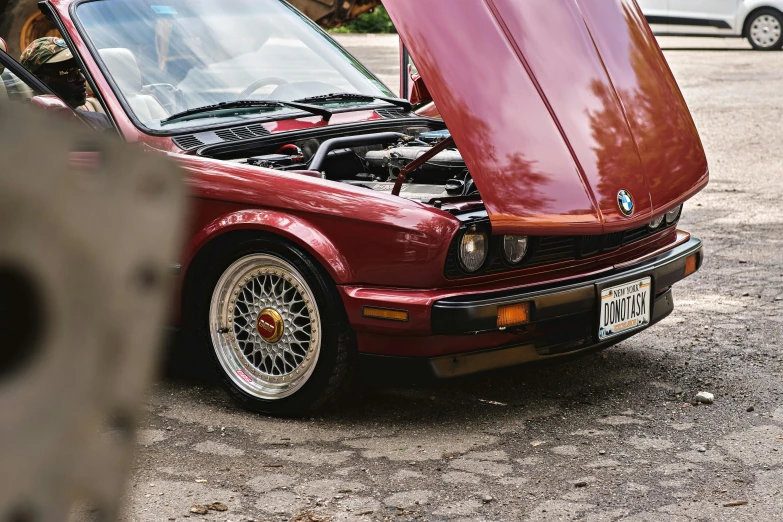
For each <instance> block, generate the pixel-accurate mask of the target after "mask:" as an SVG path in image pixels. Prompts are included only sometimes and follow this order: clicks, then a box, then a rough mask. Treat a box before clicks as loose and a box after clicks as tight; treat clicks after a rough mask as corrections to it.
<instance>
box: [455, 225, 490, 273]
mask: <svg viewBox="0 0 783 522" xmlns="http://www.w3.org/2000/svg"><path fill="white" fill-rule="evenodd" d="M488 244H489V238H487V234H486V233H484V232H482V231H481V230H479V229H478V228H476V227H470V228H469V229H468V230H467V231H466V232H465V233H464V234H463V235H462V240H461V241H460V242H459V264H460V265H462V268H463V269H464V270H465V271H466V272H475V271H476V270H478V269H479V268H481V265H483V264H484V261H485V260H486V259H487V245H488Z"/></svg>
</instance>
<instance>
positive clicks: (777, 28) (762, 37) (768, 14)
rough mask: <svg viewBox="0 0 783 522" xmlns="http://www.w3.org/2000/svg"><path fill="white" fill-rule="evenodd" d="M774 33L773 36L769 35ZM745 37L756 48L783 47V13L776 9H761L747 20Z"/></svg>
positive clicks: (766, 49)
mask: <svg viewBox="0 0 783 522" xmlns="http://www.w3.org/2000/svg"><path fill="white" fill-rule="evenodd" d="M767 34H772V35H773V36H772V37H767V36H766V35H767ZM745 37H746V38H747V39H748V42H750V45H752V46H753V48H754V49H756V50H759V51H776V50H778V49H780V48H781V47H783V14H781V13H780V11H778V10H776V9H759V10H758V11H756V12H755V13H753V14H752V15H750V16H749V17H748V20H747V21H746V22H745Z"/></svg>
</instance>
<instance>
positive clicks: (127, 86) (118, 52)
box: [98, 47, 168, 123]
mask: <svg viewBox="0 0 783 522" xmlns="http://www.w3.org/2000/svg"><path fill="white" fill-rule="evenodd" d="M98 53H99V54H100V55H101V59H103V63H104V64H105V65H106V68H107V69H108V70H109V73H111V76H112V78H114V82H115V83H116V84H117V87H119V89H120V92H122V95H123V96H124V97H125V100H126V101H127V102H128V105H130V107H131V109H132V110H133V112H134V114H136V117H137V118H138V119H139V120H140V121H141V122H142V123H143V122H149V121H155V120H162V119H164V118H166V117H167V116H168V113H167V112H166V109H164V108H163V106H162V105H161V104H160V102H159V101H158V100H157V99H156V98H155V97H154V96H150V95H149V94H142V93H141V90H142V89H143V88H144V84H143V82H142V79H141V70H139V64H138V62H137V61H136V57H135V56H134V55H133V52H131V50H130V49H125V48H121V47H116V48H109V49H101V50H99V51H98Z"/></svg>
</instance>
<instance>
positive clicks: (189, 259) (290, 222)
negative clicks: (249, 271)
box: [175, 210, 352, 322]
mask: <svg viewBox="0 0 783 522" xmlns="http://www.w3.org/2000/svg"><path fill="white" fill-rule="evenodd" d="M265 237H267V238H269V237H275V238H279V239H283V240H285V241H287V242H289V243H291V244H292V245H295V246H296V247H298V248H299V249H301V250H303V251H304V252H306V253H307V254H308V255H309V256H310V257H311V258H312V259H313V261H315V262H316V264H317V265H318V266H320V267H321V269H322V270H323V271H324V275H326V276H329V278H331V280H332V282H333V283H335V284H341V283H346V282H349V281H350V277H351V273H352V271H351V269H350V267H349V265H348V262H347V260H346V259H345V258H344V257H343V255H342V254H341V253H340V252H339V250H338V249H337V247H335V246H334V244H333V243H332V242H331V241H330V240H329V238H327V237H326V236H325V235H324V234H323V233H321V232H320V231H319V230H318V229H317V228H316V227H314V226H313V225H312V224H310V223H308V222H307V221H306V220H303V219H302V218H300V217H298V216H292V215H290V214H285V213H282V212H275V211H257V210H254V211H243V212H233V213H231V214H227V215H225V216H223V217H221V218H218V219H216V220H214V221H212V222H211V223H210V224H209V225H207V226H206V227H204V228H203V229H202V230H200V231H199V232H198V233H196V234H194V235H193V236H192V239H191V241H190V242H189V244H188V245H187V246H186V248H185V254H184V256H183V259H182V264H181V268H180V273H179V281H178V292H177V293H176V296H177V299H178V302H177V306H176V307H175V310H177V311H178V312H179V314H182V313H183V309H182V305H183V304H184V302H185V293H186V292H187V291H188V289H189V288H191V287H192V285H191V284H190V283H191V282H192V280H193V277H194V276H196V275H197V274H198V271H199V268H200V267H201V266H202V265H203V263H204V262H205V261H207V260H208V259H209V258H210V256H211V255H214V253H215V252H217V251H219V249H220V248H221V247H225V246H226V245H228V244H233V243H235V242H239V241H242V240H246V239H255V238H265ZM175 319H176V321H177V322H181V319H182V316H181V315H180V316H178V317H176V318H175Z"/></svg>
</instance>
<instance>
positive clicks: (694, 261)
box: [685, 254, 699, 277]
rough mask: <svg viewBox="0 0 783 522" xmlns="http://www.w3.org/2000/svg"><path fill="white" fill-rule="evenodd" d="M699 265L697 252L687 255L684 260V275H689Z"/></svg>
mask: <svg viewBox="0 0 783 522" xmlns="http://www.w3.org/2000/svg"><path fill="white" fill-rule="evenodd" d="M698 266H699V259H698V255H697V254H693V255H691V256H688V258H687V259H686V260H685V276H686V277H687V276H689V275H691V274H692V273H694V272H695V271H696V269H697V268H698Z"/></svg>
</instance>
